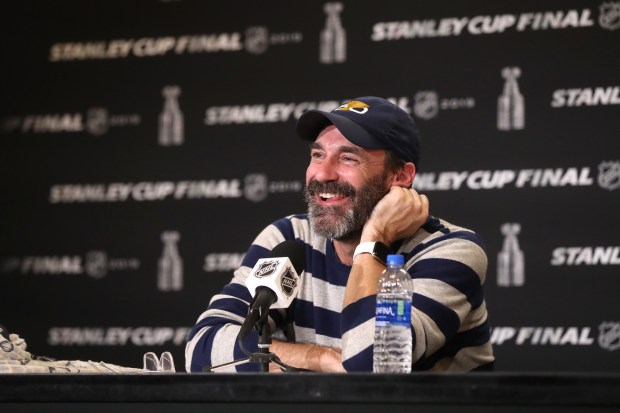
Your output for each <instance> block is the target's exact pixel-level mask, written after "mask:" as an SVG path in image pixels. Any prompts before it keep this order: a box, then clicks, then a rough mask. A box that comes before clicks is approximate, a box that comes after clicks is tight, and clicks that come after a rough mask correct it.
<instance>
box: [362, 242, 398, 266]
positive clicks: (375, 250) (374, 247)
mask: <svg viewBox="0 0 620 413" xmlns="http://www.w3.org/2000/svg"><path fill="white" fill-rule="evenodd" d="M391 253H392V250H391V249H390V247H388V246H387V245H385V244H384V243H382V242H379V241H377V242H362V243H361V244H359V245H358V246H357V247H356V248H355V252H354V253H353V261H355V257H357V256H358V255H360V254H371V255H372V256H373V257H375V258H376V259H377V260H379V261H381V263H382V264H383V265H386V263H387V256H388V255H389V254H391Z"/></svg>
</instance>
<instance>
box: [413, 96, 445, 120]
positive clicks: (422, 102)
mask: <svg viewBox="0 0 620 413" xmlns="http://www.w3.org/2000/svg"><path fill="white" fill-rule="evenodd" d="M413 113H415V115H416V116H417V117H418V118H420V119H427V120H428V119H432V118H434V117H435V116H437V113H439V97H438V96H437V93H436V92H434V91H432V90H425V91H421V92H418V93H416V94H415V96H414V97H413Z"/></svg>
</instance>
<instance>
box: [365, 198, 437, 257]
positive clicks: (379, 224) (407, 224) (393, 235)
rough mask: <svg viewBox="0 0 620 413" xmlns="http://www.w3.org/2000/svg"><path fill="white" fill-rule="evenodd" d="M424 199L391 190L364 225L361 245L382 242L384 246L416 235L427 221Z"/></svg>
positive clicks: (427, 213)
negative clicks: (369, 242) (366, 242)
mask: <svg viewBox="0 0 620 413" xmlns="http://www.w3.org/2000/svg"><path fill="white" fill-rule="evenodd" d="M428 208H429V204H428V198H427V197H426V195H420V194H418V193H417V192H416V191H415V190H414V189H408V188H403V187H401V186H392V188H390V192H388V193H387V195H385V196H384V197H383V199H381V201H379V202H378V203H377V205H376V206H375V208H374V209H373V211H372V214H371V215H370V219H369V220H368V222H366V225H364V230H363V231H362V237H361V240H360V242H365V241H381V242H383V243H384V244H386V245H390V244H392V243H393V242H394V241H396V240H399V239H402V238H407V237H410V236H412V235H413V234H415V233H416V231H417V230H418V229H419V228H420V227H421V226H422V225H424V223H425V222H426V220H427V219H428V216H429V212H428Z"/></svg>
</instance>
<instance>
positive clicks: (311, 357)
mask: <svg viewBox="0 0 620 413" xmlns="http://www.w3.org/2000/svg"><path fill="white" fill-rule="evenodd" d="M270 351H271V352H273V353H275V354H276V355H277V356H278V357H279V358H280V360H282V362H283V363H285V364H288V365H289V366H292V367H297V368H300V369H306V370H311V371H321V372H344V371H345V370H344V368H343V367H342V360H341V356H340V350H338V349H335V348H332V347H326V346H319V345H317V344H308V343H288V342H285V341H279V340H273V342H272V343H271V348H270Z"/></svg>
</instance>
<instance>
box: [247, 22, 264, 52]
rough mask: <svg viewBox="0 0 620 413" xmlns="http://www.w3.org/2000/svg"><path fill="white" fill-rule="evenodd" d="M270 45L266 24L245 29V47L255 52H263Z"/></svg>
mask: <svg viewBox="0 0 620 413" xmlns="http://www.w3.org/2000/svg"><path fill="white" fill-rule="evenodd" d="M267 47H269V31H268V30H267V28H266V27H264V26H252V27H248V28H247V29H246V31H245V49H246V50H247V51H248V52H250V53H253V54H261V53H265V51H267Z"/></svg>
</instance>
